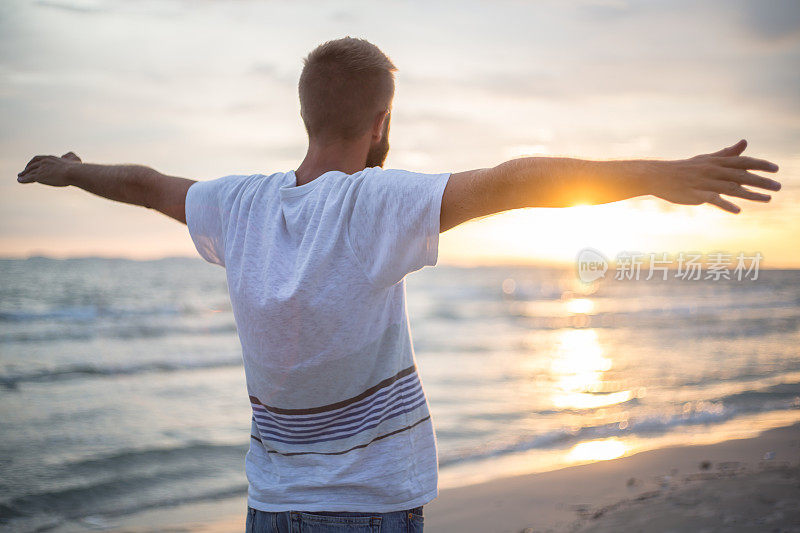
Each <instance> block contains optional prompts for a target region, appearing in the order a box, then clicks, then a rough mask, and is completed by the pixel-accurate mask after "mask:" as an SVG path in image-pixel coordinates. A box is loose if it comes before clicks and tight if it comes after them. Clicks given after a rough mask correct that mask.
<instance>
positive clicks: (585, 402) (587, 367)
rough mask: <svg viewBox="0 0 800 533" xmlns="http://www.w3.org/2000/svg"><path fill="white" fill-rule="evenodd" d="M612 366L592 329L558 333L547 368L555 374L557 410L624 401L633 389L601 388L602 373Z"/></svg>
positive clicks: (589, 407) (586, 407) (602, 405)
mask: <svg viewBox="0 0 800 533" xmlns="http://www.w3.org/2000/svg"><path fill="white" fill-rule="evenodd" d="M612 366H613V361H612V360H611V358H610V357H606V356H605V355H604V353H603V348H602V346H601V345H600V341H599V339H598V335H597V331H596V330H593V329H565V330H564V331H562V332H560V338H559V340H558V345H557V347H556V354H555V357H554V359H553V360H552V363H551V370H552V372H553V375H554V376H556V383H555V391H554V392H553V396H552V402H553V405H554V406H555V407H556V408H558V409H594V408H597V407H607V406H610V405H616V404H619V403H623V402H626V401H628V400H630V399H631V398H633V396H634V394H633V391H630V390H625V391H615V392H608V393H599V392H601V391H603V385H604V383H603V373H604V372H607V371H608V370H610V369H611V367H612Z"/></svg>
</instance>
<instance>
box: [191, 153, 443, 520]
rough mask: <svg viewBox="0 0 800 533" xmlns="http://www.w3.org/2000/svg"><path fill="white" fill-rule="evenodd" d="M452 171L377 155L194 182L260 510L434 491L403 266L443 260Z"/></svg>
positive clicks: (416, 498)
mask: <svg viewBox="0 0 800 533" xmlns="http://www.w3.org/2000/svg"><path fill="white" fill-rule="evenodd" d="M449 177H450V174H449V173H444V174H419V173H412V172H408V171H405V170H388V169H387V170H384V169H382V168H380V167H372V168H367V169H364V170H363V171H361V172H357V173H355V174H351V175H348V174H345V173H344V172H340V171H330V172H326V173H325V174H322V175H321V176H319V177H318V178H317V179H315V180H313V181H311V182H309V183H306V184H304V185H301V186H299V187H298V186H296V177H295V174H294V171H290V172H286V173H276V174H272V175H270V176H265V175H261V174H256V175H252V176H226V177H222V178H218V179H215V180H211V181H204V182H197V183H195V184H193V185H192V186H191V187H190V188H189V191H188V193H187V195H186V224H187V227H188V229H189V233H190V235H191V237H192V240H193V241H194V244H195V246H196V248H197V250H198V252H199V253H200V255H201V256H202V257H203V258H204V259H206V260H207V261H209V262H212V263H216V264H218V265H221V266H224V267H225V268H226V274H227V280H228V290H229V293H230V298H231V303H232V306H233V314H234V318H235V320H236V325H237V329H238V334H239V339H240V341H241V344H242V355H243V359H244V368H245V374H246V378H247V389H248V394H249V396H250V403H251V405H252V408H253V419H252V429H251V439H250V450H249V451H248V453H247V456H246V459H245V470H246V472H247V479H248V481H249V490H248V504H249V505H250V506H251V507H253V508H255V509H260V510H263V511H288V510H304V511H353V512H390V511H398V510H404V509H409V508H413V507H417V506H420V505H424V504H426V503H428V502H430V501H431V500H432V499H434V498H435V497H436V496H437V494H438V492H437V490H438V489H437V478H438V472H437V466H438V465H437V448H436V440H435V436H434V430H433V424H432V421H431V418H430V413H429V411H428V405H427V399H426V397H425V393H424V391H423V388H422V383H421V381H420V377H419V375H418V374H417V369H416V360H415V357H414V350H413V347H412V343H411V335H410V330H409V323H408V313H407V311H406V304H405V275H406V274H408V273H409V272H413V271H415V270H419V269H420V268H422V267H424V266H426V265H435V264H436V260H437V256H438V244H439V216H440V211H441V202H442V194H443V192H444V188H445V185H446V184H447V180H448V179H449Z"/></svg>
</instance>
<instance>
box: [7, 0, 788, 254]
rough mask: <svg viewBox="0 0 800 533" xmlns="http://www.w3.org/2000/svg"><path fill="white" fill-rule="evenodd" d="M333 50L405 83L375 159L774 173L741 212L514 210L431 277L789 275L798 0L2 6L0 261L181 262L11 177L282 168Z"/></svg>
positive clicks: (137, 229) (138, 235)
mask: <svg viewBox="0 0 800 533" xmlns="http://www.w3.org/2000/svg"><path fill="white" fill-rule="evenodd" d="M345 35H350V36H354V37H362V38H365V39H368V40H370V41H371V42H373V43H375V44H376V45H378V46H379V47H380V48H381V49H382V50H383V51H384V52H385V53H386V54H387V55H389V56H390V57H391V59H392V61H393V62H394V63H395V65H397V67H398V69H399V70H398V72H397V73H396V79H397V90H396V97H395V101H394V105H393V111H392V130H391V135H390V141H391V150H390V152H389V156H388V158H387V161H386V164H385V165H384V166H385V167H387V168H403V169H407V170H413V171H419V172H430V173H438V172H457V171H462V170H468V169H472V168H483V167H489V166H494V165H497V164H499V163H501V162H503V161H506V160H508V159H511V158H515V157H522V156H569V157H580V158H586V159H632V158H645V159H682V158H687V157H691V156H693V155H697V154H700V153H708V152H712V151H716V150H718V149H720V148H723V147H725V146H728V145H731V144H734V143H735V142H736V141H738V140H739V139H742V138H745V139H747V140H748V142H749V148H748V149H747V151H746V152H745V155H752V156H756V157H761V158H765V159H769V160H771V161H774V162H775V163H777V164H778V165H780V167H781V170H780V172H779V173H778V174H777V176H776V179H778V180H779V181H781V182H782V183H783V190H782V191H780V192H779V193H776V194H774V195H773V201H772V202H770V203H769V204H766V205H756V204H753V203H743V204H742V206H743V208H744V210H743V212H742V213H741V214H739V215H731V214H728V213H725V212H723V211H721V210H719V209H717V208H714V207H711V206H708V205H706V206H699V207H688V206H672V205H667V204H666V203H664V202H662V201H660V200H657V199H655V198H652V197H649V198H640V199H635V200H629V201H626V202H618V203H614V204H609V205H604V206H594V207H588V206H579V207H574V208H568V209H526V210H518V211H513V212H510V213H506V214H501V215H496V216H493V217H489V218H486V219H482V220H479V221H473V222H470V223H467V224H465V225H463V226H461V227H458V228H456V229H454V230H451V231H448V232H446V233H445V234H443V235H442V237H441V240H440V252H439V262H440V264H466V265H472V264H486V263H508V262H514V263H519V262H522V263H527V262H554V261H561V262H568V261H571V260H572V259H573V258H574V257H575V256H576V254H577V253H578V252H579V251H580V250H581V249H583V248H585V247H592V248H595V249H598V250H600V251H602V252H603V253H605V254H606V255H607V256H609V257H613V256H615V255H617V254H618V253H621V252H623V251H640V252H645V253H647V252H654V253H662V252H665V253H671V254H677V253H679V252H681V251H701V252H705V253H710V252H711V251H718V250H722V251H728V252H731V253H738V252H746V253H754V252H760V253H761V254H762V255H763V257H764V262H763V266H766V267H800V246H798V242H800V202H798V200H800V2H797V1H796V0H772V1H769V2H762V1H757V0H756V1H745V0H719V1H683V0H664V1H640V2H634V1H625V0H593V1H588V0H585V1H572V2H566V1H552V2H551V1H538V2H534V1H530V2H523V1H513V2H512V1H492V2H475V1H470V0H461V1H455V2H438V1H432V0H428V1H403V2H399V1H397V2H368V1H364V2H357V1H339V2H323V1H318V2H312V1H298V2H289V1H259V2H255V1H233V2H222V1H188V0H187V1H183V2H181V1H162V2H125V1H120V0H39V1H19V0H4V1H3V2H2V3H0V176H2V177H3V179H2V180H0V256H14V257H26V256H29V255H49V256H56V257H66V256H85V255H102V256H123V257H131V258H156V257H162V256H174V255H195V254H196V252H195V251H194V248H193V246H192V243H191V239H190V238H189V235H188V232H187V230H186V227H185V226H183V225H181V224H178V223H176V222H174V221H173V220H171V219H168V218H167V217H164V216H163V215H160V214H158V213H155V212H152V211H148V210H146V209H143V208H140V207H135V206H128V205H122V204H115V203H112V202H109V201H107V200H103V199H100V198H98V197H94V196H91V195H89V194H87V193H85V192H83V191H80V190H79V189H76V188H73V187H67V188H49V187H45V186H42V185H38V184H28V185H20V184H18V183H17V182H16V174H17V172H19V171H20V170H22V168H23V167H24V166H25V164H26V163H27V161H28V160H29V159H30V158H31V157H32V156H34V155H36V154H56V155H60V154H62V153H64V152H67V151H69V150H72V151H75V152H76V153H77V154H78V155H80V156H81V157H82V158H83V159H84V161H87V162H93V163H139V164H145V165H148V166H152V167H154V168H156V169H157V170H159V171H161V172H164V173H166V174H170V175H177V176H183V177H188V178H192V179H197V180H206V179H213V178H216V177H220V176H223V175H228V174H254V173H261V174H271V173H274V172H285V171H288V170H292V169H295V168H297V165H298V164H299V162H300V161H301V160H302V158H303V156H304V154H305V149H306V137H305V132H304V129H303V127H302V123H301V121H300V118H299V103H298V101H297V78H298V76H299V73H300V70H301V68H302V58H303V57H304V56H305V55H306V54H307V53H308V52H309V51H311V50H312V49H313V48H314V47H315V46H316V45H318V44H320V43H322V42H324V41H326V40H329V39H335V38H339V37H343V36H345Z"/></svg>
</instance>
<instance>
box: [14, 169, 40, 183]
mask: <svg viewBox="0 0 800 533" xmlns="http://www.w3.org/2000/svg"><path fill="white" fill-rule="evenodd" d="M38 175H39V173H38V172H37V171H36V170H34V171H32V172H29V173H27V174H25V175H24V176H23V175H19V176H17V181H18V182H20V183H33V182H34V181H36V177H37V176H38Z"/></svg>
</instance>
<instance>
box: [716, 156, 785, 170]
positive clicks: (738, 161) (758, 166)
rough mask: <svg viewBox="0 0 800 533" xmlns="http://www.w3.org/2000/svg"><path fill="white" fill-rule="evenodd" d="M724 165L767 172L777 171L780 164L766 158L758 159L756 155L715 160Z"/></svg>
mask: <svg viewBox="0 0 800 533" xmlns="http://www.w3.org/2000/svg"><path fill="white" fill-rule="evenodd" d="M715 162H716V163H719V164H720V165H722V166H723V167H729V168H741V169H744V170H763V171H765V172H777V171H778V165H776V164H775V163H772V162H771V161H767V160H765V159H756V158H755V157H747V156H744V155H740V156H736V157H720V158H719V159H716V160H715Z"/></svg>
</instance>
